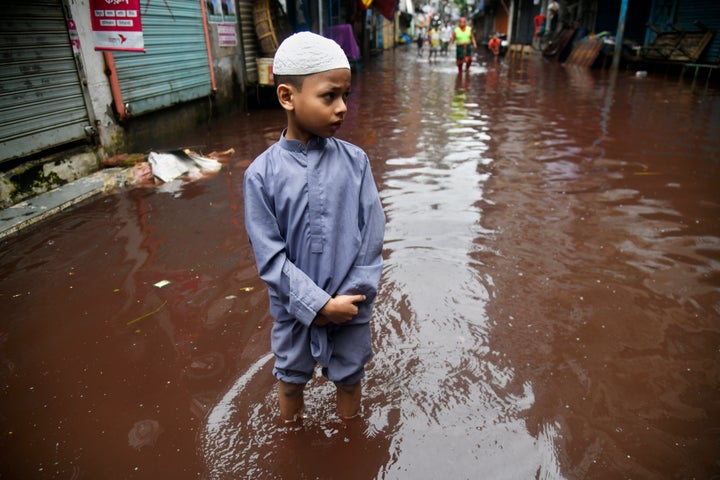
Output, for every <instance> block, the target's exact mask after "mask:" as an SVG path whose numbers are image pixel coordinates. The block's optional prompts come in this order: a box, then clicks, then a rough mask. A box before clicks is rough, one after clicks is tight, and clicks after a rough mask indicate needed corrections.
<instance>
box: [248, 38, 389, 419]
mask: <svg viewBox="0 0 720 480" xmlns="http://www.w3.org/2000/svg"><path fill="white" fill-rule="evenodd" d="M273 74H274V80H275V85H277V87H276V92H277V97H278V100H279V102H280V105H281V106H282V108H283V109H284V110H285V113H286V116H287V127H286V128H285V130H284V131H283V133H282V134H281V136H280V139H279V140H278V142H277V143H275V144H274V145H272V146H271V147H270V148H268V149H267V150H266V151H265V152H263V153H262V154H260V155H259V156H258V157H257V158H256V159H255V161H254V162H253V163H252V164H251V165H250V166H249V167H248V169H247V171H246V172H245V177H244V183H243V189H244V198H245V226H246V229H247V233H248V237H249V239H250V243H251V244H252V247H253V251H254V253H255V260H256V262H257V267H258V273H259V274H260V277H261V278H262V279H263V281H265V283H266V284H267V286H268V291H269V295H270V313H271V314H272V316H273V318H274V320H275V321H274V323H273V327H272V332H271V345H272V350H273V353H274V354H275V366H274V368H273V374H274V375H275V377H276V378H277V379H278V403H279V407H280V416H281V418H282V420H284V421H285V422H286V423H291V422H296V421H300V420H301V419H302V413H303V408H304V397H303V390H304V387H305V384H306V383H307V382H308V381H309V380H310V379H311V378H312V374H313V370H314V368H315V365H316V364H319V365H320V366H321V367H322V373H323V375H324V376H326V377H327V378H328V379H329V380H330V381H332V382H334V383H335V385H336V387H337V397H336V400H337V412H338V415H339V416H340V417H341V418H343V419H349V418H352V417H355V416H357V415H359V413H360V398H361V379H362V378H363V377H364V376H365V369H364V367H365V364H366V363H367V362H368V361H369V360H370V358H371V357H372V348H371V338H370V324H369V322H370V316H371V313H372V308H373V301H374V298H375V295H376V293H377V287H378V284H379V282H380V275H381V274H382V246H383V235H384V230H385V215H384V213H383V210H382V205H381V204H380V198H379V196H378V192H377V188H376V186H375V182H374V180H373V177H372V173H371V171H370V163H369V161H368V158H367V155H366V154H365V152H363V151H362V150H361V149H360V148H358V147H356V146H354V145H352V144H350V143H347V142H344V141H342V140H338V139H336V138H334V137H333V135H334V134H335V132H336V131H337V130H338V128H340V126H341V125H342V122H343V119H344V117H345V114H346V113H347V97H348V94H349V93H350V77H351V75H350V64H349V62H348V60H347V57H346V56H345V53H344V52H343V50H342V49H341V48H340V46H339V45H338V44H337V43H335V42H334V41H332V40H330V39H327V38H325V37H322V36H320V35H316V34H314V33H310V32H300V33H297V34H295V35H292V36H290V37H288V38H287V39H286V40H285V41H284V42H283V43H282V44H281V45H280V47H279V48H278V50H277V52H276V53H275V59H274V61H273Z"/></svg>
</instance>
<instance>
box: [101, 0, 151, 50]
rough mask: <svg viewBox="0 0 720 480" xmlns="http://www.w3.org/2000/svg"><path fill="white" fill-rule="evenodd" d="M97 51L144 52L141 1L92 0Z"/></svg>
mask: <svg viewBox="0 0 720 480" xmlns="http://www.w3.org/2000/svg"><path fill="white" fill-rule="evenodd" d="M90 18H91V19H92V29H93V40H94V41H95V50H125V51H131V52H144V51H145V44H144V42H143V33H142V24H141V23H140V0H90Z"/></svg>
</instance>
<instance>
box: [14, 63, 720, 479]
mask: <svg viewBox="0 0 720 480" xmlns="http://www.w3.org/2000/svg"><path fill="white" fill-rule="evenodd" d="M376 62H377V64H375V63H376ZM456 72H457V70H456V69H455V66H454V64H453V61H452V59H451V58H447V64H445V63H443V62H442V61H441V62H437V63H434V64H433V65H429V64H428V62H427V60H426V59H421V58H418V57H417V55H415V52H414V51H413V50H410V51H403V50H402V49H398V50H395V51H388V52H385V53H384V54H383V55H382V57H379V58H377V59H376V60H374V61H373V62H369V63H368V65H364V66H363V69H362V71H361V72H359V73H358V74H356V75H354V78H353V95H352V97H351V103H350V107H349V109H350V112H349V116H348V119H347V121H346V122H345V125H344V126H343V129H342V130H341V131H340V136H341V137H342V138H346V139H348V140H350V141H352V142H354V143H356V144H358V145H361V146H363V147H364V148H365V149H366V151H367V152H368V154H369V156H370V158H371V161H372V162H373V173H374V175H375V177H376V181H377V183H378V187H379V189H380V191H381V195H382V200H383V203H384V206H385V208H386V213H387V216H388V228H387V239H386V240H387V241H386V250H385V257H386V268H385V271H384V276H383V279H382V283H381V286H380V296H379V299H378V302H377V311H376V313H377V315H376V318H375V321H374V324H373V325H374V341H375V350H376V356H375V358H374V360H373V362H372V363H371V365H370V366H369V369H368V377H367V382H366V384H365V396H364V399H363V404H362V407H363V418H362V419H360V420H359V421H357V422H351V423H343V422H341V421H340V420H339V419H338V418H337V417H336V415H335V414H334V412H333V411H332V410H333V408H332V407H333V404H334V402H333V400H334V399H333V398H332V396H333V394H334V389H333V388H332V386H331V385H329V384H328V383H327V382H325V381H323V380H322V379H319V378H316V379H314V380H313V381H312V382H311V384H310V385H309V387H308V395H307V414H308V416H307V418H306V419H304V421H303V426H302V428H299V429H286V428H284V427H283V426H279V425H278V424H277V412H276V399H275V391H274V388H275V386H274V379H273V377H272V374H271V373H270V370H271V363H272V362H271V356H269V355H268V351H269V338H268V327H269V325H270V322H271V319H270V318H269V315H268V312H267V292H266V291H265V289H264V287H263V285H262V283H261V282H260V281H259V279H258V277H257V272H256V271H255V268H254V262H253V259H252V252H251V251H250V248H249V246H248V245H247V239H246V238H245V235H244V230H243V219H242V195H241V193H242V192H241V179H242V173H243V171H244V169H245V167H246V166H247V165H248V164H249V162H250V161H251V159H252V158H254V157H255V156H256V155H257V154H258V153H259V152H260V151H261V150H263V149H264V148H265V147H266V145H267V141H268V140H270V141H272V140H274V139H276V138H277V136H278V135H279V132H280V129H281V128H282V125H283V122H284V118H283V116H282V112H280V111H278V110H277V109H273V110H271V109H268V110H260V111H256V112H253V113H252V114H251V115H244V114H243V115H237V116H232V117H230V118H229V119H223V121H220V122H213V124H212V125H211V128H209V129H208V130H207V131H205V130H198V131H195V132H190V133H184V134H183V137H182V138H180V139H167V142H168V147H169V148H176V147H177V146H178V145H184V144H192V145H206V151H211V150H220V149H226V148H228V147H234V148H235V149H236V152H237V154H236V157H235V158H233V160H232V162H231V163H230V164H229V165H228V166H227V168H226V169H223V170H222V171H221V172H220V173H219V174H218V175H216V176H214V177H211V178H208V179H204V180H201V181H197V182H193V183H189V184H183V185H175V186H173V188H172V189H171V191H168V192H163V191H162V190H155V189H148V190H143V189H140V190H132V191H127V192H121V193H119V194H117V195H112V196H107V197H103V198H98V199H94V200H93V201H90V202H87V203H85V204H83V205H80V206H78V207H76V208H74V209H72V210H71V211H68V212H64V213H63V214H60V215H58V216H56V217H53V218H51V219H49V220H47V221H46V222H43V224H42V225H41V226H39V227H37V228H34V229H30V230H28V231H26V232H23V233H22V234H21V235H19V236H17V237H16V238H13V239H6V240H3V241H2V249H0V301H1V302H2V304H3V309H2V317H1V318H0V402H1V404H2V408H1V410H2V414H1V415H0V427H1V428H0V476H2V477H3V478H4V477H5V476H7V477H8V478H38V479H44V478H80V477H82V478H136V479H157V478H213V479H226V478H349V479H352V478H359V479H368V478H383V479H406V478H443V477H447V478H493V479H513V480H514V479H517V478H548V479H557V478H583V479H598V480H600V479H602V480H604V479H606V478H629V477H632V478H667V477H672V478H713V476H717V475H720V467H718V454H717V451H718V450H717V445H718V441H719V440H720V405H719V404H718V402H717V389H718V379H719V378H720V367H718V365H720V363H719V362H718V360H720V359H719V358H718V352H719V349H718V346H719V345H720V326H719V325H720V293H719V292H720V275H718V271H720V223H719V222H718V218H720V197H719V196H718V192H720V188H719V185H718V180H717V179H718V175H719V174H720V172H719V168H720V148H719V147H718V143H717V139H718V138H720V95H718V92H717V90H714V89H707V90H702V91H699V90H696V89H694V88H693V87H692V86H691V85H688V84H686V83H683V82H677V81H668V80H666V79H661V78H653V77H652V76H650V77H648V78H645V79H637V78H635V77H632V76H630V75H627V74H625V73H624V72H620V74H618V76H617V77H616V78H611V77H609V76H608V74H607V73H606V72H602V71H591V72H588V71H585V70H578V69H573V68H567V67H562V66H560V65H557V64H555V63H549V62H545V61H543V60H542V59H541V58H532V59H528V60H527V61H523V63H522V65H521V66H517V68H516V66H513V65H512V64H510V63H508V62H506V61H498V62H493V61H489V62H487V63H486V64H484V65H483V64H482V63H479V64H477V65H473V69H472V70H471V72H470V74H469V75H465V74H463V75H461V76H457V73H456ZM189 220H191V221H189ZM160 280H168V281H170V283H169V284H168V285H166V286H164V287H162V288H158V287H155V286H154V284H155V283H156V282H158V281H160ZM142 420H147V421H150V422H156V423H141V424H139V427H136V422H138V421H142ZM154 427H158V428H154ZM160 429H162V432H161V433H157V432H160ZM154 432H155V433H154ZM156 433H157V434H156ZM129 434H130V435H129ZM135 446H138V447H139V450H138V449H137V448H134V447H135ZM108 452H111V454H109V453H108Z"/></svg>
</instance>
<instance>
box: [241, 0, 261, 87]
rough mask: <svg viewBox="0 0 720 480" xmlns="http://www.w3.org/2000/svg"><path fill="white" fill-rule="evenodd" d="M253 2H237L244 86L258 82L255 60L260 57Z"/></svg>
mask: <svg viewBox="0 0 720 480" xmlns="http://www.w3.org/2000/svg"><path fill="white" fill-rule="evenodd" d="M254 4H255V2H254V1H253V0H239V1H238V7H239V8H238V14H239V22H240V32H241V35H242V49H243V57H244V58H245V77H246V78H245V84H246V85H247V84H250V83H257V82H258V70H257V59H258V58H259V57H260V47H259V46H258V42H257V35H256V34H255V20H254V18H253V6H254Z"/></svg>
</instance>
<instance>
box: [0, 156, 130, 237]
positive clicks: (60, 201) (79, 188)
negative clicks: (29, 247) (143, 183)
mask: <svg viewBox="0 0 720 480" xmlns="http://www.w3.org/2000/svg"><path fill="white" fill-rule="evenodd" d="M123 171H124V169H121V168H106V169H103V170H99V171H97V172H95V173H92V174H90V175H88V176H86V177H82V178H80V179H78V180H75V181H73V182H70V183H67V184H65V185H63V186H61V187H58V188H56V189H54V190H51V191H49V192H46V193H42V194H40V195H37V196H35V197H32V198H30V199H27V200H25V201H22V202H20V203H17V204H15V205H12V206H10V207H8V208H6V209H3V210H0V239H4V238H7V237H10V236H11V235H13V234H15V233H18V232H20V231H21V230H22V229H24V228H26V227H29V226H30V225H33V224H35V223H37V222H40V221H42V220H44V219H46V218H48V217H50V216H52V215H54V214H56V213H58V212H61V211H63V210H65V209H67V208H69V207H72V206H73V205H76V204H78V203H80V202H82V201H83V200H86V199H88V198H90V197H93V196H95V195H99V194H101V193H103V192H106V191H109V190H111V189H114V188H116V187H117V185H118V179H119V178H122V172H123Z"/></svg>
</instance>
